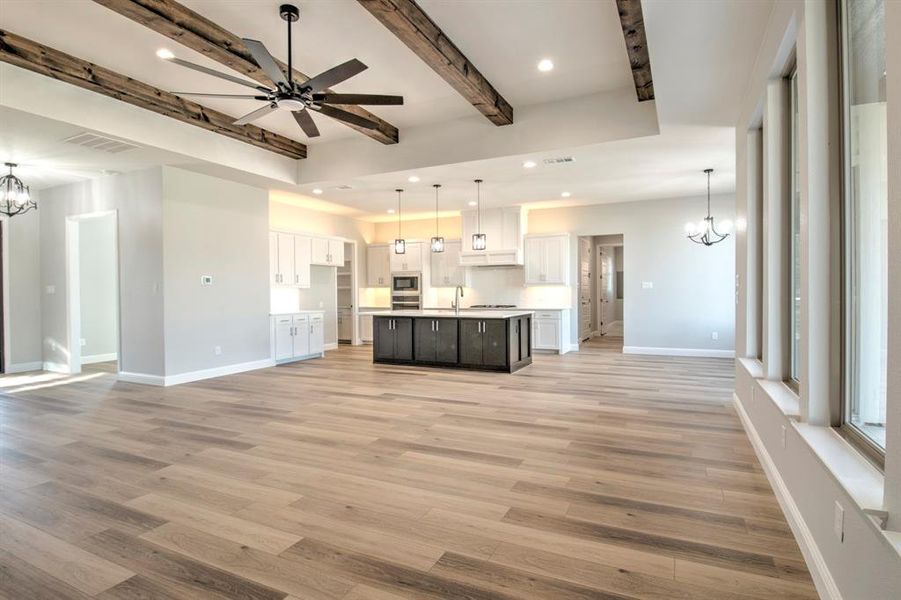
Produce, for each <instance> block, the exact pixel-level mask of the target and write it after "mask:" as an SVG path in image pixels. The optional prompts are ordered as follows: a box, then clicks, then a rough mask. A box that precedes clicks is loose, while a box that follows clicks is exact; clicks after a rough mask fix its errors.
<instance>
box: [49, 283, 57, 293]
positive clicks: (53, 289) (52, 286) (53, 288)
mask: <svg viewBox="0 0 901 600" xmlns="http://www.w3.org/2000/svg"><path fill="white" fill-rule="evenodd" d="M47 293H48V294H55V293H56V286H55V285H48V286H47Z"/></svg>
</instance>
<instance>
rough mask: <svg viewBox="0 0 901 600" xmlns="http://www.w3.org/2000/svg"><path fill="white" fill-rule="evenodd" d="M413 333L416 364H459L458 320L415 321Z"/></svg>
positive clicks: (424, 319) (427, 319)
mask: <svg viewBox="0 0 901 600" xmlns="http://www.w3.org/2000/svg"><path fill="white" fill-rule="evenodd" d="M413 331H414V336H415V337H414V356H415V357H416V362H426V363H443V364H455V363H456V362H457V340H458V332H457V319H430V318H422V319H414V324H413Z"/></svg>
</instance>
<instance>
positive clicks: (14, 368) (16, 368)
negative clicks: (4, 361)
mask: <svg viewBox="0 0 901 600" xmlns="http://www.w3.org/2000/svg"><path fill="white" fill-rule="evenodd" d="M43 368H44V363H43V362H41V361H39V360H36V361H34V362H26V363H15V364H11V365H6V375H10V374H12V373H25V372H28V371H40V370H42V369H43Z"/></svg>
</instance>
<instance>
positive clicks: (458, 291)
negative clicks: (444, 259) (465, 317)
mask: <svg viewBox="0 0 901 600" xmlns="http://www.w3.org/2000/svg"><path fill="white" fill-rule="evenodd" d="M458 294H459V295H458ZM462 297H463V286H462V285H458V286H457V289H455V290H454V302H453V304H451V306H453V307H454V314H455V315H459V314H460V298H462Z"/></svg>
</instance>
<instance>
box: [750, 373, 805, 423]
mask: <svg viewBox="0 0 901 600" xmlns="http://www.w3.org/2000/svg"><path fill="white" fill-rule="evenodd" d="M757 383H758V384H759V385H760V388H761V389H762V390H763V391H764V392H765V393H766V395H767V396H769V398H770V400H772V401H773V403H774V404H775V405H776V406H778V407H779V410H781V411H782V412H783V413H784V414H785V416H786V417H788V418H789V419H791V420H792V421H795V422H798V421H800V420H801V398H800V397H799V396H798V394H796V393H795V391H794V390H793V389H791V388H790V387H788V385H786V384H785V382H782V381H771V380H769V379H758V380H757Z"/></svg>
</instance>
